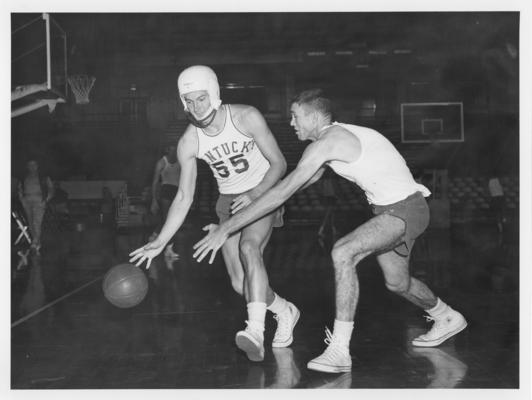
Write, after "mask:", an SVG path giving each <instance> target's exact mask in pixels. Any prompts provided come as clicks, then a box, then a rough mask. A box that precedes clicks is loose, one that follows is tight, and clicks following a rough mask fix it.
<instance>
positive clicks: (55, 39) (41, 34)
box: [11, 13, 67, 117]
mask: <svg viewBox="0 0 532 400" xmlns="http://www.w3.org/2000/svg"><path fill="white" fill-rule="evenodd" d="M11 28H12V29H11V116H12V117H16V116H18V115H21V114H25V113H27V112H30V111H32V110H35V109H36V108H39V107H42V106H44V105H48V107H49V108H50V111H52V110H53V109H54V108H55V105H56V104H57V103H58V102H65V100H66V95H67V51H66V46H67V42H66V41H67V35H66V33H65V31H64V30H63V29H62V28H61V27H60V26H59V25H58V24H57V22H56V21H55V20H54V19H53V18H52V17H51V16H50V15H49V14H47V13H43V14H27V13H13V14H11Z"/></svg>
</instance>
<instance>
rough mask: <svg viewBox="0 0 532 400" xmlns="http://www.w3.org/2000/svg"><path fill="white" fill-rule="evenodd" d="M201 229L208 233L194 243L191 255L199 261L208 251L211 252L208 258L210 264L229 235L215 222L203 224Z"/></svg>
mask: <svg viewBox="0 0 532 400" xmlns="http://www.w3.org/2000/svg"><path fill="white" fill-rule="evenodd" d="M203 230H204V231H209V233H208V234H207V235H206V236H205V237H204V238H203V239H201V240H200V241H199V242H198V243H196V244H195V245H194V250H196V251H195V253H194V254H193V257H194V258H195V259H196V261H197V262H201V260H203V259H204V258H205V257H206V256H207V255H208V254H209V253H210V252H212V254H211V257H210V259H209V264H212V262H213V261H214V257H215V256H216V253H217V252H218V250H219V249H220V247H222V246H223V244H224V243H225V241H226V240H227V238H228V236H229V235H228V234H227V233H225V231H224V230H223V229H222V228H221V227H220V226H218V225H216V224H209V225H207V226H204V227H203Z"/></svg>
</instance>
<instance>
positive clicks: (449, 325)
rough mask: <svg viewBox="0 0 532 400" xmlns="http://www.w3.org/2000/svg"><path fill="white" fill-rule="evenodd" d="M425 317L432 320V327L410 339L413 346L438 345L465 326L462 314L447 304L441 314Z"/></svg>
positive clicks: (465, 322)
mask: <svg viewBox="0 0 532 400" xmlns="http://www.w3.org/2000/svg"><path fill="white" fill-rule="evenodd" d="M425 318H427V320H429V321H434V325H432V328H431V329H430V330H429V331H428V332H427V333H425V334H423V335H420V336H418V337H417V338H415V339H414V340H412V344H413V345H414V346H419V347H435V346H438V345H440V344H442V343H443V342H445V341H446V340H447V339H449V338H451V337H453V336H454V335H456V334H457V333H459V332H461V331H463V330H464V329H465V328H466V326H467V321H466V320H465V318H464V316H463V315H462V314H460V313H459V312H458V311H455V310H453V309H452V308H451V307H449V306H447V310H446V311H445V312H444V313H442V314H441V315H438V316H427V317H425Z"/></svg>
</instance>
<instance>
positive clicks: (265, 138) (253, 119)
mask: <svg viewBox="0 0 532 400" xmlns="http://www.w3.org/2000/svg"><path fill="white" fill-rule="evenodd" d="M237 125H238V126H237V127H238V128H239V129H241V130H242V131H243V132H244V133H245V134H247V135H249V136H251V137H253V139H254V140H255V144H256V145H257V146H258V147H259V149H260V151H261V153H262V154H263V155H264V157H265V158H266V159H267V160H268V161H269V162H270V168H269V169H268V171H267V172H266V174H265V175H264V177H263V179H262V181H261V182H260V183H259V184H258V185H257V186H256V187H255V188H254V189H253V191H252V194H253V198H257V197H259V196H260V195H261V194H262V193H264V192H265V191H266V190H268V189H269V188H271V187H272V186H273V185H275V184H276V183H277V182H278V181H279V179H281V177H282V176H283V175H284V174H285V172H286V160H285V158H284V156H283V153H281V150H280V149H279V146H278V145H277V141H276V140H275V137H274V136H273V134H272V132H271V131H270V128H269V127H268V125H267V123H266V121H265V120H264V117H263V116H262V114H261V113H260V112H259V111H258V110H257V109H256V108H255V107H251V106H248V107H246V108H245V109H244V110H243V111H242V115H241V117H240V118H239V123H238V124H237Z"/></svg>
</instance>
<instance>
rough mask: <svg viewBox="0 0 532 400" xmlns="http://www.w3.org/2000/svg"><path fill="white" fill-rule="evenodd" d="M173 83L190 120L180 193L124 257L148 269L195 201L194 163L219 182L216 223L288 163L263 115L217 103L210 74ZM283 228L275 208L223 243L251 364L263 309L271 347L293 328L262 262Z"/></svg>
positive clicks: (194, 71) (260, 350) (198, 72)
mask: <svg viewBox="0 0 532 400" xmlns="http://www.w3.org/2000/svg"><path fill="white" fill-rule="evenodd" d="M177 84H178V89H179V96H180V98H181V101H182V102H183V105H184V107H185V112H186V113H187V116H188V118H189V120H190V122H191V124H190V125H189V126H188V127H187V129H186V130H185V133H184V134H183V136H182V137H181V138H180V140H179V143H178V146H177V157H178V161H179V164H180V166H181V174H180V179H179V189H178V191H177V195H176V197H175V199H174V201H173V202H172V205H171V206H170V210H169V211H168V217H167V219H166V222H165V224H164V226H163V228H162V230H161V232H160V234H159V235H158V237H157V238H156V239H155V240H154V241H152V242H150V243H148V244H146V245H145V246H143V247H141V248H139V249H137V250H135V251H133V252H132V253H131V254H130V256H131V259H130V261H131V262H133V263H134V262H136V263H137V264H136V265H137V266H138V265H140V264H142V263H143V262H144V261H146V262H147V267H148V268H149V266H150V263H151V260H152V259H153V258H154V257H156V256H157V255H158V254H159V253H160V252H161V251H162V249H163V248H164V246H165V245H166V243H167V242H168V241H169V240H170V238H171V237H172V235H174V233H175V232H176V231H177V230H178V229H179V228H180V227H181V225H182V223H183V221H184V219H185V217H186V215H187V213H188V211H189V209H190V206H191V204H192V201H193V197H194V190H195V186H196V177H197V165H196V159H197V158H199V159H202V160H204V161H205V162H207V164H208V165H209V166H210V168H211V170H212V171H213V174H214V176H215V178H216V180H217V183H218V189H219V192H220V197H219V199H218V202H217V204H216V213H217V215H218V217H219V218H220V222H223V221H225V220H226V219H228V218H230V216H231V215H234V214H237V213H239V212H241V211H242V210H243V209H244V208H245V207H247V206H248V205H249V204H250V203H251V202H252V201H253V200H254V199H256V198H258V197H259V196H260V195H261V194H262V193H264V192H265V191H266V190H268V189H269V188H270V187H272V186H273V185H274V184H276V183H277V182H278V181H279V179H280V178H281V177H282V175H284V173H285V171H286V161H285V159H284V157H283V155H282V153H281V151H280V150H279V147H278V146H277V142H276V141H275V138H274V136H273V134H272V133H271V131H270V130H269V128H268V126H267V124H266V121H265V120H264V117H263V116H262V114H261V113H260V112H259V111H258V110H257V109H256V108H254V107H252V106H247V105H237V104H234V105H229V104H222V102H221V99H220V88H219V85H218V80H217V77H216V75H215V73H214V71H213V70H212V69H210V68H209V67H206V66H199V65H197V66H192V67H189V68H187V69H185V70H184V71H183V72H181V74H180V75H179V78H178V80H177ZM281 225H282V208H280V207H277V208H275V209H272V210H271V212H269V213H267V214H265V215H264V216H263V217H262V218H260V219H256V220H255V221H253V222H252V223H251V224H248V225H247V226H245V227H242V229H241V230H239V231H238V232H235V233H234V234H233V235H231V237H229V238H228V239H227V241H226V243H225V244H224V245H223V246H222V254H223V258H224V261H225V265H226V268H227V271H228V273H229V276H230V278H231V283H232V286H233V288H234V290H235V291H236V292H237V293H239V294H240V295H243V296H245V299H246V301H247V311H248V320H247V321H246V323H247V327H246V328H245V330H242V331H240V332H238V333H237V334H236V338H235V341H236V344H237V346H238V347H239V348H240V349H241V350H243V351H244V352H246V354H247V357H248V358H249V359H250V360H252V361H262V360H263V359H264V322H265V314H266V310H270V311H271V312H272V313H273V314H274V317H275V319H276V320H277V330H276V332H275V336H274V339H273V343H272V346H273V347H287V346H289V345H290V344H291V343H292V340H293V336H292V331H293V329H294V326H295V324H296V323H297V321H298V319H299V314H300V313H299V310H298V309H297V307H296V306H295V305H293V304H292V303H290V302H288V301H287V300H285V299H283V298H282V297H280V296H279V295H277V294H276V293H274V292H273V291H272V289H271V288H270V286H269V283H268V275H267V273H266V268H265V266H264V261H263V258H262V254H263V251H264V248H265V247H266V244H267V242H268V240H269V238H270V235H271V232H272V228H273V227H277V226H281Z"/></svg>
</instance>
